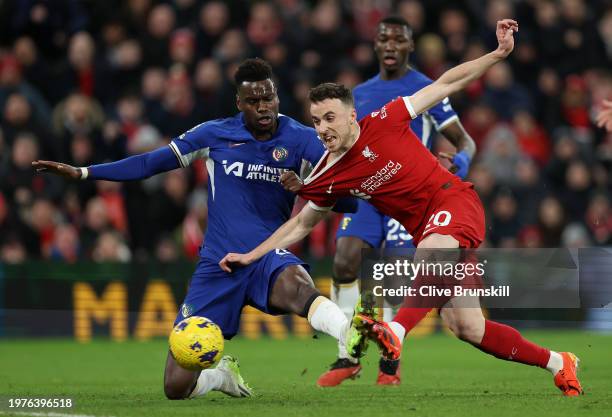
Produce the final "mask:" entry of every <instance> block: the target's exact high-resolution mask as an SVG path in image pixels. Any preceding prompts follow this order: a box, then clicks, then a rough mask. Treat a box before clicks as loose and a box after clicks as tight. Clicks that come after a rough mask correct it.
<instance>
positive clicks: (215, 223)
mask: <svg viewBox="0 0 612 417" xmlns="http://www.w3.org/2000/svg"><path fill="white" fill-rule="evenodd" d="M235 81H236V87H237V97H236V103H237V107H238V109H239V110H240V113H239V114H237V115H236V116H234V117H230V118H227V119H218V120H212V121H209V122H205V123H202V124H200V125H198V126H195V127H194V128H192V129H191V130H189V131H187V132H186V133H184V134H182V135H180V136H179V137H177V138H174V140H172V141H171V142H170V144H169V145H168V146H165V147H162V148H159V149H157V150H154V151H152V152H149V153H145V154H142V155H136V156H132V157H129V158H126V159H123V160H120V161H116V162H111V163H107V164H100V165H93V166H90V167H73V166H70V165H66V164H62V163H59V162H53V161H35V162H33V163H32V165H33V167H34V168H36V170H37V171H46V172H50V173H54V174H58V175H62V176H64V177H68V178H72V179H90V180H110V181H128V180H138V179H143V178H148V177H150V176H152V175H155V174H157V173H160V172H165V171H169V170H173V169H176V168H182V167H187V166H189V165H190V164H191V163H192V162H193V161H195V160H196V159H200V158H206V169H207V171H208V230H207V232H206V237H205V240H204V244H203V245H202V246H201V248H200V261H199V262H198V265H197V267H196V270H195V272H194V273H193V277H192V279H191V283H190V285H189V290H188V292H187V295H186V297H185V300H184V302H183V304H182V306H181V309H180V311H179V313H178V316H177V318H176V322H179V321H180V320H183V319H184V318H186V317H189V316H192V315H196V316H204V317H207V318H209V319H211V320H213V321H214V322H215V323H216V324H218V325H219V326H220V328H221V330H222V332H223V336H224V337H225V338H226V339H230V338H232V337H233V336H234V335H235V334H236V332H237V331H238V327H239V320H240V313H241V310H242V308H243V307H244V306H245V305H251V306H253V307H255V308H257V309H259V310H261V311H263V312H266V313H269V314H282V313H294V314H298V315H300V316H302V317H307V318H308V321H309V322H310V324H311V325H312V327H313V328H315V329H316V330H319V331H322V332H325V333H327V334H329V335H331V336H333V337H335V338H336V339H338V340H340V341H344V339H345V337H346V336H345V334H346V332H347V330H348V329H349V327H350V324H349V322H348V319H347V318H346V316H345V315H344V314H343V313H342V311H341V310H340V309H339V308H338V306H337V305H336V304H334V303H333V302H331V301H330V300H329V299H327V298H325V297H323V296H322V295H321V294H320V293H319V291H318V290H317V289H316V288H315V286H314V283H313V281H312V279H311V277H310V275H309V274H308V272H307V269H306V268H308V266H307V265H306V264H305V263H304V262H303V261H302V260H300V259H299V258H297V257H296V256H295V255H293V254H292V253H291V252H289V251H287V250H284V249H282V250H281V249H277V250H273V251H271V252H269V253H268V254H267V255H266V256H264V257H263V258H262V259H261V260H260V261H259V262H257V263H254V264H252V265H250V266H249V267H247V268H241V269H238V270H236V271H235V272H233V273H226V272H224V271H222V270H221V269H220V267H219V264H218V263H219V261H220V260H221V258H223V256H224V255H225V254H226V253H228V252H247V251H249V250H251V249H253V248H255V247H256V246H257V245H259V244H260V243H261V242H263V241H264V240H266V239H267V238H268V237H269V236H270V235H271V234H272V233H273V232H274V231H275V230H276V229H277V228H278V227H279V226H281V225H282V224H283V223H284V222H285V221H286V220H288V219H289V217H290V216H291V210H292V207H293V203H294V200H295V195H294V194H293V193H291V192H288V191H285V190H284V189H283V187H282V185H281V184H280V182H279V179H280V175H281V173H283V172H285V171H287V170H292V171H294V172H297V173H299V172H300V171H301V170H302V168H303V166H305V165H306V164H307V163H310V164H312V165H314V164H315V163H316V162H317V161H318V160H319V159H320V157H321V156H322V155H323V153H324V147H323V144H322V143H321V141H320V140H319V138H318V136H317V134H316V132H315V130H314V129H312V128H310V127H306V126H304V125H301V124H300V123H298V122H296V121H295V120H293V119H291V118H289V117H287V116H284V115H279V113H278V107H279V99H278V94H277V91H276V86H275V85H274V82H273V81H272V70H271V67H270V65H269V64H268V63H266V62H265V61H263V60H261V59H249V60H246V61H245V62H243V63H242V64H241V65H240V66H239V68H238V70H237V72H236V75H235ZM344 206H345V207H349V208H348V209H347V208H345V210H350V209H351V208H350V206H351V202H350V201H347V202H346V203H345V204H344ZM212 390H217V391H221V392H223V393H225V394H228V395H231V396H234V397H246V396H250V395H251V390H250V388H249V387H248V386H247V385H246V383H245V382H244V380H243V378H242V376H241V375H240V371H239V368H238V363H237V360H236V359H235V358H232V357H230V356H225V357H223V358H222V359H221V361H220V363H219V364H218V365H217V367H216V368H215V369H206V370H203V371H201V372H199V371H196V372H193V371H188V370H185V369H183V368H181V367H180V366H179V365H178V364H177V363H176V361H175V360H174V358H173V357H172V354H171V353H170V351H168V356H167V360H166V368H165V374H164V392H165V394H166V396H167V397H168V398H169V399H183V398H193V397H198V396H201V395H204V394H206V393H207V392H209V391H212Z"/></svg>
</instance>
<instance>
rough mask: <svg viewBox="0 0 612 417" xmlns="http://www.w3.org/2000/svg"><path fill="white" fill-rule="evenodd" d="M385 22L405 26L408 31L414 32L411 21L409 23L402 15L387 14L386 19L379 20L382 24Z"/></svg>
mask: <svg viewBox="0 0 612 417" xmlns="http://www.w3.org/2000/svg"><path fill="white" fill-rule="evenodd" d="M384 23H386V24H389V25H399V26H405V27H406V29H408V31H409V32H410V33H412V26H410V23H408V21H407V20H406V19H404V18H403V17H401V16H396V15H393V16H387V17H385V18H384V19H382V20H381V21H380V22H378V24H379V25H382V24H384Z"/></svg>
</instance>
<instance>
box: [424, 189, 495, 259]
mask: <svg viewBox="0 0 612 417" xmlns="http://www.w3.org/2000/svg"><path fill="white" fill-rule="evenodd" d="M424 218H425V219H426V223H424V224H421V225H420V226H419V228H418V229H417V231H416V232H415V233H414V244H415V246H417V245H418V243H419V242H420V241H421V240H423V238H425V237H426V236H428V235H430V234H432V233H439V234H441V235H449V236H452V237H454V238H455V239H457V240H458V241H459V247H462V248H477V247H478V246H480V244H481V243H482V241H483V240H484V237H485V214H484V209H483V207H482V203H481V202H480V198H479V197H478V194H476V191H474V188H472V187H469V188H462V189H456V188H455V187H454V186H453V187H450V188H448V189H441V190H439V191H438V192H437V193H435V194H434V196H433V198H432V200H431V202H430V203H429V206H428V207H427V213H426V215H425V217H424Z"/></svg>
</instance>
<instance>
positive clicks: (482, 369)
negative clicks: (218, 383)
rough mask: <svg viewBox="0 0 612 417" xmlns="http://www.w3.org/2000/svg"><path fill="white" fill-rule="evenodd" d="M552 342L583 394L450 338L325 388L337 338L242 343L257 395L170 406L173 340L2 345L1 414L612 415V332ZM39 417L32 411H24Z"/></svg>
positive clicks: (231, 347) (412, 344)
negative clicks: (571, 394)
mask: <svg viewBox="0 0 612 417" xmlns="http://www.w3.org/2000/svg"><path fill="white" fill-rule="evenodd" d="M525 335H526V336H527V337H529V338H531V339H532V340H533V341H535V342H537V343H540V344H542V345H544V346H549V347H551V348H553V349H558V350H571V351H573V352H575V353H576V354H577V355H578V356H579V357H580V358H581V360H582V363H581V372H580V374H579V375H580V377H581V380H582V383H583V386H584V387H585V390H586V395H585V396H583V397H581V398H564V397H562V396H561V394H560V392H559V391H558V390H557V389H556V387H554V385H553V383H552V377H551V375H550V374H549V373H548V372H546V371H543V370H541V369H537V368H534V367H527V366H523V365H519V364H516V363H510V362H504V361H500V360H497V359H495V358H492V357H490V356H488V355H485V354H483V353H481V352H480V351H479V350H477V349H474V348H473V347H471V346H469V345H467V344H465V343H462V342H460V341H458V340H455V339H454V338H453V337H450V336H448V335H445V334H437V335H434V336H428V337H423V338H409V339H408V342H407V343H406V344H405V349H404V354H403V365H402V375H403V383H402V385H401V386H400V387H378V386H375V385H374V381H375V378H376V364H377V357H376V354H375V353H376V349H375V347H374V346H371V347H370V352H368V353H369V354H368V356H367V357H366V358H365V360H364V371H363V372H362V376H361V378H359V379H357V380H355V381H348V382H346V383H345V384H343V385H342V386H340V387H336V388H331V389H329V388H328V389H321V388H317V387H316V386H315V381H316V379H317V377H318V375H319V374H320V373H321V372H322V371H323V370H324V369H325V367H326V366H327V365H328V364H329V363H330V362H332V361H333V359H334V353H335V343H334V341H333V340H332V339H331V338H329V337H326V336H325V337H323V336H321V337H319V338H311V339H288V340H281V341H279V340H271V339H261V340H257V341H253V340H245V339H236V340H233V341H231V342H228V343H227V344H226V353H231V354H234V355H236V356H238V358H239V359H240V362H241V369H242V372H243V375H244V377H245V379H246V380H247V381H248V382H249V383H250V385H251V386H252V387H253V388H254V389H255V390H256V394H257V395H256V397H255V398H251V399H235V398H230V397H226V396H224V395H223V394H220V393H211V394H210V395H208V396H206V397H204V398H199V399H196V400H189V401H168V400H166V399H164V396H163V390H162V373H163V365H164V359H165V355H166V343H165V341H163V340H157V341H154V342H135V341H129V342H125V343H113V342H109V341H102V340H100V341H95V342H93V343H89V344H78V343H76V342H73V341H67V340H21V341H7V340H1V341H0V399H1V401H2V404H0V415H1V416H7V415H13V414H10V412H9V411H8V409H7V399H8V398H10V397H35V398H41V397H45V398H51V397H72V398H74V400H75V403H76V406H75V408H73V409H70V410H58V409H55V410H50V409H45V410H32V411H34V412H36V413H40V414H31V415H39V416H45V415H50V416H51V415H54V414H53V413H65V414H74V415H78V414H81V415H90V416H116V417H123V416H151V417H153V416H160V417H161V416H164V417H166V416H173V417H181V416H206V417H213V416H223V417H228V416H229V417H233V416H245V417H246V416H248V417H259V416H266V417H269V416H283V417H286V416H296V417H297V416H299V417H308V416H313V417H323V416H343V417H357V416H368V417H379V416H394V417H395V416H419V417H423V416H443V415H444V416H453V417H462V416H470V417H471V416H487V417H491V416H493V417H502V416H521V417H527V416H544V417H546V416H571V417H578V416H602V417H603V416H611V415H612V335H601V334H593V333H586V332H577V331H571V332H569V331H568V332H560V331H529V332H525ZM20 412H21V413H23V414H14V415H20V416H24V415H28V411H26V410H20Z"/></svg>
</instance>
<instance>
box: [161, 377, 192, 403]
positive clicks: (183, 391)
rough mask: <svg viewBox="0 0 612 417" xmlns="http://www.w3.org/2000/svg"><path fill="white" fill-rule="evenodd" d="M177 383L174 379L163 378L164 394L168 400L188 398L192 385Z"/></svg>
mask: <svg viewBox="0 0 612 417" xmlns="http://www.w3.org/2000/svg"><path fill="white" fill-rule="evenodd" d="M181 385H182V384H177V383H176V381H175V380H172V379H171V378H164V394H165V395H166V398H167V399H169V400H184V399H186V398H189V394H191V388H192V387H185V386H181Z"/></svg>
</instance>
